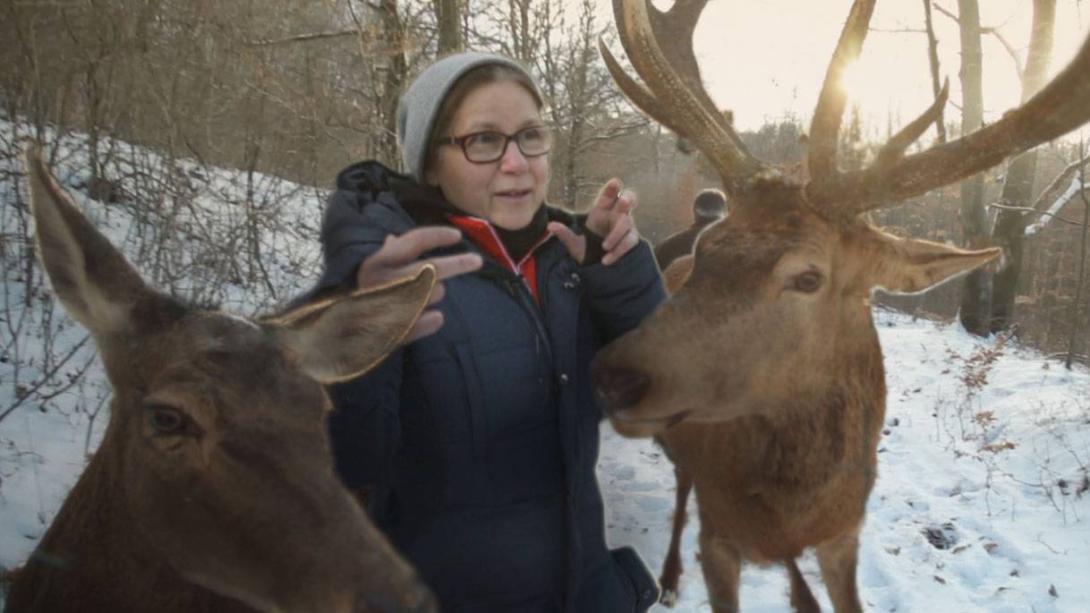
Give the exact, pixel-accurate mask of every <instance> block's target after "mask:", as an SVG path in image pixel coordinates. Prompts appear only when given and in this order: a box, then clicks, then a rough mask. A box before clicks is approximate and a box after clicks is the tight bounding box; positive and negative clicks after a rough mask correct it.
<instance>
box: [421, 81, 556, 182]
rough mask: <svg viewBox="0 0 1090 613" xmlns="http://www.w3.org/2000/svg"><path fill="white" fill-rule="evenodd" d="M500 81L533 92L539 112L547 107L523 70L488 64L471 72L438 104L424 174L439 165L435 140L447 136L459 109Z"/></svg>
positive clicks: (531, 94)
mask: <svg viewBox="0 0 1090 613" xmlns="http://www.w3.org/2000/svg"><path fill="white" fill-rule="evenodd" d="M500 81H510V82H512V83H515V84H518V85H521V86H522V88H523V89H525V90H526V91H528V92H530V96H532V97H533V99H534V102H535V103H536V104H537V110H539V111H540V110H541V109H542V108H544V107H545V101H544V100H542V98H541V95H540V94H539V93H538V91H537V87H536V86H535V85H534V82H533V81H531V80H530V77H529V76H528V75H527V74H526V73H524V72H522V71H521V70H517V69H515V68H512V67H510V66H505V65H503V64H485V65H483V66H478V67H477V68H474V69H472V70H470V71H469V72H467V73H465V74H464V75H462V77H461V78H460V79H458V80H457V81H456V82H455V83H454V85H453V86H452V87H451V88H450V90H449V91H448V92H447V95H446V97H445V98H443V103H442V104H441V105H439V112H438V113H436V116H435V127H434V128H432V131H431V135H430V136H429V137H428V156H427V158H426V159H425V161H424V168H423V169H422V171H421V173H422V174H423V173H426V172H427V171H428V169H429V168H433V167H434V166H435V164H436V162H438V160H439V147H438V145H437V144H436V142H435V141H436V139H438V138H440V137H441V136H443V135H445V134H446V131H447V130H448V129H449V128H450V122H451V121H452V120H453V119H454V113H456V112H457V111H458V107H460V106H462V101H463V100H465V99H466V97H467V96H469V94H470V92H472V91H473V90H475V89H477V88H478V87H481V86H482V85H488V84H489V83H497V82H500Z"/></svg>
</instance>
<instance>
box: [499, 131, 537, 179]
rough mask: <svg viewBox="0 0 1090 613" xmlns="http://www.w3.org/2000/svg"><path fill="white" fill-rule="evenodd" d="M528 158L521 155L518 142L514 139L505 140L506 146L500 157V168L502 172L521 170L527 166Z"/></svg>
mask: <svg viewBox="0 0 1090 613" xmlns="http://www.w3.org/2000/svg"><path fill="white" fill-rule="evenodd" d="M529 164H530V160H528V159H526V156H525V155H522V151H521V150H520V149H519V146H518V143H516V142H515V141H514V139H512V140H509V141H507V148H506V149H504V150H503V157H501V158H500V170H501V171H502V172H522V171H524V170H525V169H526V167H527V166H529Z"/></svg>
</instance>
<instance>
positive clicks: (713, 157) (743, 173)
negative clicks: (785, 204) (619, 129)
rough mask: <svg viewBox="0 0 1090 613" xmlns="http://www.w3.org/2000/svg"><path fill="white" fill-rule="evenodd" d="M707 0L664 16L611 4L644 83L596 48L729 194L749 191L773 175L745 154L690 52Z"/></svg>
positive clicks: (638, 6)
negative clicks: (694, 151) (716, 174)
mask: <svg viewBox="0 0 1090 613" xmlns="http://www.w3.org/2000/svg"><path fill="white" fill-rule="evenodd" d="M705 4H707V0H677V2H675V3H674V5H673V6H672V7H671V8H670V10H669V11H667V12H665V13H663V12H662V11H659V10H658V9H656V8H655V7H654V6H652V5H651V3H650V1H649V0H613V14H614V17H615V19H616V22H617V30H618V31H619V33H620V38H621V44H622V45H623V46H624V50H625V53H627V54H628V59H629V60H630V61H631V62H632V66H633V68H635V69H636V73H637V74H638V75H639V76H640V78H641V79H643V82H644V84H645V85H644V84H640V83H639V82H637V81H636V80H634V79H633V78H632V77H629V76H628V74H627V73H625V71H624V69H623V68H621V65H620V63H619V62H617V60H616V59H615V58H614V57H613V55H612V54H611V53H610V51H609V49H608V48H607V47H606V45H605V43H604V42H602V41H599V45H598V46H599V50H600V51H601V53H602V57H603V58H604V59H605V61H606V66H607V67H608V68H609V72H610V74H611V75H612V76H613V80H614V81H616V83H617V85H618V86H619V87H620V88H621V91H623V92H624V93H625V95H626V96H628V99H629V100H631V101H632V103H633V104H635V105H636V106H637V107H638V108H640V109H642V110H643V111H644V112H645V113H647V114H648V115H650V116H651V118H652V119H654V120H655V121H657V122H659V123H661V124H663V125H665V126H666V127H668V128H670V129H671V130H673V131H675V132H677V133H678V135H679V136H682V137H684V138H687V139H689V140H690V141H692V142H694V143H696V145H697V147H698V148H699V149H700V150H701V151H702V152H703V153H704V155H706V156H707V157H708V159H709V160H710V161H711V163H712V165H713V166H714V167H715V169H716V171H718V172H719V176H720V177H721V178H722V180H723V187H724V189H726V190H727V191H728V192H730V193H731V194H735V195H736V194H740V193H743V192H745V191H747V190H748V189H749V186H750V185H751V183H752V180H753V178H754V177H756V176H757V175H758V174H763V173H770V172H774V171H772V170H771V168H769V167H768V166H767V165H766V164H764V163H763V162H761V161H760V160H758V159H757V158H755V157H753V156H752V155H751V154H750V153H749V151H747V150H746V147H745V145H743V144H742V140H741V139H740V138H738V134H737V133H735V131H734V129H733V128H732V127H731V125H730V123H729V122H728V121H727V120H726V118H725V117H724V116H723V114H722V113H721V112H719V110H718V109H716V107H715V104H714V103H713V102H712V100H711V98H710V97H709V96H708V94H707V92H706V91H705V90H704V86H703V82H702V81H701V78H700V68H699V66H698V65H697V63H696V56H695V55H694V54H693V44H692V40H693V30H694V29H695V28H696V23H697V21H698V20H699V19H700V13H701V12H702V11H703V10H704V6H705Z"/></svg>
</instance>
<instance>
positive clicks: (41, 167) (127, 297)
mask: <svg viewBox="0 0 1090 613" xmlns="http://www.w3.org/2000/svg"><path fill="white" fill-rule="evenodd" d="M25 162H26V170H27V177H28V180H29V182H30V205H31V206H30V208H31V211H32V212H33V216H34V224H35V234H36V240H37V244H38V257H39V259H40V260H41V263H42V268H43V269H44V270H45V273H46V276H48V277H49V280H50V282H51V283H52V285H53V291H54V292H55V293H56V294H57V298H59V299H60V301H61V303H62V304H63V305H64V308H65V310H66V311H67V312H68V314H69V315H70V316H71V317H72V318H73V319H75V320H76V321H78V322H79V323H81V324H83V325H84V326H85V327H86V328H87V329H88V330H90V331H91V332H92V333H93V334H94V335H95V336H96V337H102V336H104V335H109V334H113V333H116V332H119V331H121V330H124V329H126V328H128V327H129V326H130V323H131V316H132V307H133V306H134V305H135V304H136V303H137V302H138V301H139V300H140V299H141V298H143V297H145V296H147V295H149V294H150V290H149V289H148V288H147V286H146V285H145V284H144V281H143V280H142V279H141V278H140V275H139V273H137V272H136V270H135V269H134V268H133V267H132V266H131V265H130V264H129V263H128V262H127V261H126V260H125V257H124V256H123V255H121V252H120V251H118V250H117V249H116V248H114V246H113V245H111V244H110V241H108V240H107V239H106V237H105V236H103V235H102V234H101V233H100V232H99V231H98V230H96V229H95V228H94V226H92V225H91V223H90V222H89V221H88V220H87V218H86V217H84V215H83V213H81V212H80V211H79V209H78V208H76V206H75V204H73V202H72V199H71V197H70V196H69V195H68V194H67V193H66V192H65V191H64V190H63V189H62V188H61V187H60V186H59V185H58V184H57V182H56V180H54V178H53V176H52V175H51V174H50V173H49V170H48V169H47V168H46V165H45V162H43V161H42V157H41V154H40V152H39V150H38V148H37V147H36V146H32V147H30V148H28V149H27V151H26V156H25Z"/></svg>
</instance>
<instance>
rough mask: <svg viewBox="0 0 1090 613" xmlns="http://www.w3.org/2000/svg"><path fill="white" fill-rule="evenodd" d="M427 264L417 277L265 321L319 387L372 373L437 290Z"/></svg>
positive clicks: (323, 302) (432, 274) (334, 299)
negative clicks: (434, 288) (368, 372)
mask: <svg viewBox="0 0 1090 613" xmlns="http://www.w3.org/2000/svg"><path fill="white" fill-rule="evenodd" d="M435 281H436V272H435V267H434V266H432V265H430V264H428V265H425V266H423V267H421V269H420V270H419V271H418V272H417V273H416V275H414V276H412V277H408V278H405V279H399V280H397V281H394V282H393V283H390V284H388V285H384V286H382V287H377V288H372V289H366V290H358V291H356V292H353V293H352V294H349V295H347V296H342V297H338V298H330V299H325V300H320V301H317V302H313V303H310V304H306V305H303V306H301V307H299V308H296V309H294V310H292V311H289V312H288V313H285V314H283V315H280V316H278V317H274V318H271V319H266V320H264V322H263V323H264V324H265V325H267V326H270V327H271V328H272V329H274V330H275V331H276V334H277V336H278V338H279V340H280V343H281V345H282V346H283V347H284V350H285V351H286V353H287V354H288V355H289V356H290V358H291V359H292V360H293V361H294V362H295V363H296V364H298V365H299V367H300V368H302V370H303V372H305V373H307V374H308V375H309V376H310V377H311V378H312V379H314V380H316V381H318V382H319V383H324V384H328V383H336V382H338V381H344V380H346V379H351V378H353V377H358V376H359V375H362V374H363V373H365V372H367V371H368V370H370V369H371V368H373V367H374V366H375V365H377V364H378V363H379V362H381V361H382V359H383V358H385V357H386V356H387V355H389V354H390V352H392V351H393V350H394V349H396V348H397V346H398V345H399V344H400V343H401V342H402V341H403V340H405V337H406V336H407V335H408V334H409V330H410V329H411V328H412V327H413V324H414V323H416V320H417V319H418V318H419V317H420V314H421V313H423V312H424V308H425V307H426V306H427V305H428V299H429V297H430V296H431V291H432V288H433V287H434V286H435Z"/></svg>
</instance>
